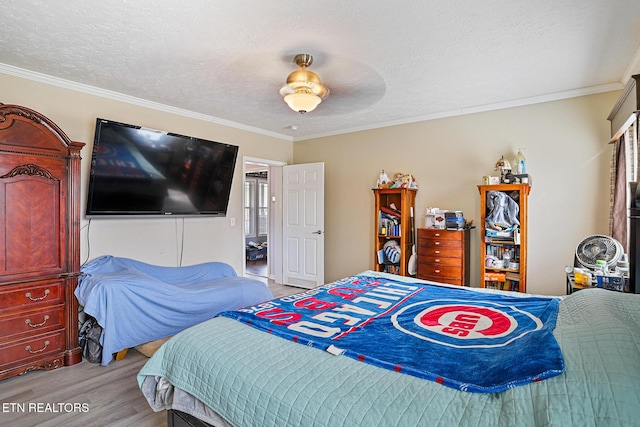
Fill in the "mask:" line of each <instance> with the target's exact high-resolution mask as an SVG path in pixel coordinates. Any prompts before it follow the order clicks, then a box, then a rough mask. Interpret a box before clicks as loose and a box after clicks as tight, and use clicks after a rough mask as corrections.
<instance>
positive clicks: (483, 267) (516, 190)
mask: <svg viewBox="0 0 640 427" xmlns="http://www.w3.org/2000/svg"><path fill="white" fill-rule="evenodd" d="M478 191H479V192H480V224H479V226H480V227H479V228H480V233H481V235H480V286H481V287H483V288H484V287H491V288H496V289H503V290H513V291H519V292H527V244H528V199H529V193H530V191H531V185H530V184H500V185H479V186H478ZM491 191H498V192H501V193H504V194H505V195H507V196H509V197H510V198H511V199H513V201H515V202H516V203H517V205H518V207H519V211H518V222H519V223H520V225H519V233H520V242H519V243H515V241H513V240H512V241H500V240H498V241H495V242H494V241H489V242H487V241H485V237H486V236H487V223H486V220H487V216H489V214H490V212H488V208H487V196H488V195H489V194H490V192H491ZM494 247H495V248H496V251H495V252H496V253H498V252H499V253H502V252H504V249H505V247H506V248H508V249H507V250H509V252H510V253H511V252H513V255H514V256H515V257H516V259H517V262H518V269H517V270H514V269H511V268H501V267H489V266H487V257H488V256H489V255H490V254H489V253H488V252H489V250H490V249H493V248H494ZM491 252H493V251H491ZM491 272H494V273H505V274H509V273H511V274H512V275H513V274H516V275H517V277H514V276H512V277H510V278H505V279H506V280H505V281H504V282H500V281H498V282H496V281H490V280H485V273H491Z"/></svg>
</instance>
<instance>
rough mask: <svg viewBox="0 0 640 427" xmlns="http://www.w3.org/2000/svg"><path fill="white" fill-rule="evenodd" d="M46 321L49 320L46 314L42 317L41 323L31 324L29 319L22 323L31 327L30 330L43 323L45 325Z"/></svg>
mask: <svg viewBox="0 0 640 427" xmlns="http://www.w3.org/2000/svg"><path fill="white" fill-rule="evenodd" d="M47 320H49V315H48V314H47V315H46V316H44V320H43V321H42V323H31V319H27V320H25V321H24V323H26V324H27V325H29V326H31V327H32V328H38V327H40V326H42V325H44V324H45V323H47Z"/></svg>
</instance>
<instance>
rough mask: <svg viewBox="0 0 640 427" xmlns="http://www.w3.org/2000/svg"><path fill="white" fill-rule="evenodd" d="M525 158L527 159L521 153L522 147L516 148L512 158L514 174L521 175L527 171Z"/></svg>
mask: <svg viewBox="0 0 640 427" xmlns="http://www.w3.org/2000/svg"><path fill="white" fill-rule="evenodd" d="M526 160H527V159H526V158H525V157H524V154H522V148H518V153H517V154H516V157H515V158H514V159H513V163H514V165H515V170H516V174H518V175H522V174H525V173H527V167H526Z"/></svg>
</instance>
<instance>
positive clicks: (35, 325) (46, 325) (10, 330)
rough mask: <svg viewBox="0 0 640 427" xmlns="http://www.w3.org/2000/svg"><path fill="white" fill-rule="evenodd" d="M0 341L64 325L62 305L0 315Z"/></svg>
mask: <svg viewBox="0 0 640 427" xmlns="http://www.w3.org/2000/svg"><path fill="white" fill-rule="evenodd" d="M0 324H1V325H2V329H0V342H3V341H7V340H8V339H16V338H19V337H20V336H25V337H26V336H29V335H38V334H41V333H44V332H49V331H52V330H56V329H60V328H62V327H64V326H63V325H64V305H57V306H53V307H45V308H42V309H40V310H32V311H25V312H24V313H18V314H13V315H10V316H3V317H0Z"/></svg>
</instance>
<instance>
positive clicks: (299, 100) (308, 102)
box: [284, 92, 322, 114]
mask: <svg viewBox="0 0 640 427" xmlns="http://www.w3.org/2000/svg"><path fill="white" fill-rule="evenodd" d="M284 102H286V103H287V105H288V106H289V108H291V109H292V110H293V111H297V112H298V113H302V114H304V113H308V112H309V111H313V110H315V108H316V107H317V106H318V104H320V102H322V98H320V97H319V96H317V95H313V94H311V93H308V92H294V93H290V94H288V95H286V96H285V97H284Z"/></svg>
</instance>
